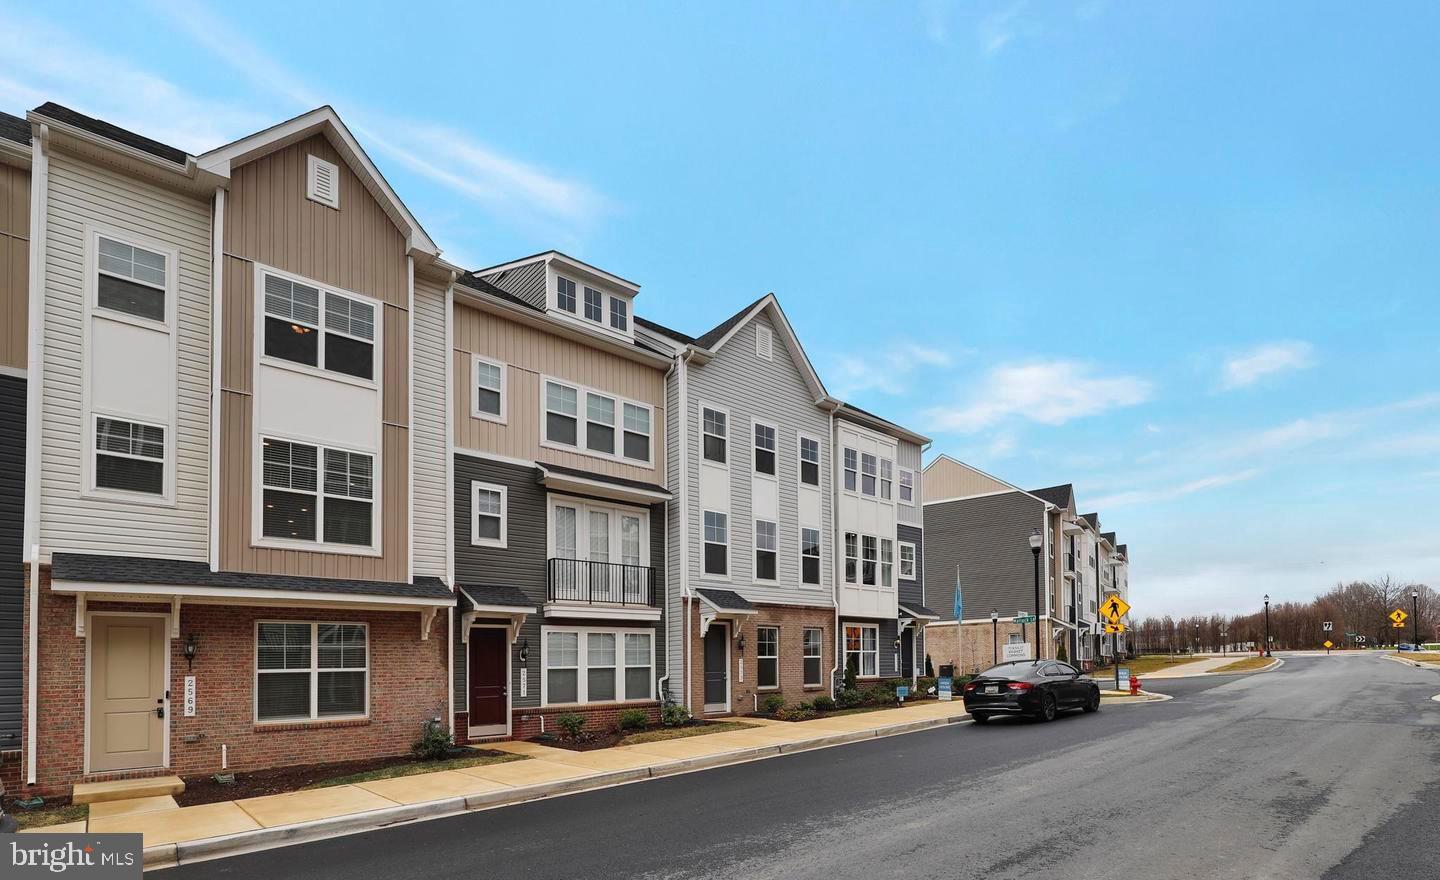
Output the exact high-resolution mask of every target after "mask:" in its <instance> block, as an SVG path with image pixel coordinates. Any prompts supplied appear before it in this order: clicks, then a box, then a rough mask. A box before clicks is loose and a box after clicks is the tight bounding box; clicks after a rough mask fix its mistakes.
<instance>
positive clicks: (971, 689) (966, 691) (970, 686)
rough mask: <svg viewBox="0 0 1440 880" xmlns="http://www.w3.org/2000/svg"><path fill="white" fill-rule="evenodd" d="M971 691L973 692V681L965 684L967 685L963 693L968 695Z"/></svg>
mask: <svg viewBox="0 0 1440 880" xmlns="http://www.w3.org/2000/svg"><path fill="white" fill-rule="evenodd" d="M973 690H975V682H973V681H972V682H967V683H966V684H965V693H967V694H968V693H970V692H971V691H973Z"/></svg>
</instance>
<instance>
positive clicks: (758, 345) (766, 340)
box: [755, 325, 774, 361]
mask: <svg viewBox="0 0 1440 880" xmlns="http://www.w3.org/2000/svg"><path fill="white" fill-rule="evenodd" d="M773 348H774V334H772V333H771V332H770V328H769V327H762V326H759V325H756V327H755V356H756V357H758V358H764V359H765V360H767V361H768V360H771V359H772V358H773V356H774V352H773V350H772V349H773Z"/></svg>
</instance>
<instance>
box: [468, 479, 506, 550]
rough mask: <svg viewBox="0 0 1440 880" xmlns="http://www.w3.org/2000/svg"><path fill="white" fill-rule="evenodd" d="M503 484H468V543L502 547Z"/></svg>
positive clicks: (503, 523) (504, 494)
mask: <svg viewBox="0 0 1440 880" xmlns="http://www.w3.org/2000/svg"><path fill="white" fill-rule="evenodd" d="M507 494H508V493H507V491H506V488H505V487H504V486H492V485H490V484H488V483H476V482H472V483H471V484H470V516H471V517H472V518H473V520H474V521H473V523H472V524H471V530H470V543H471V544H473V545H475V546H477V547H504V546H505V539H506V532H507V529H506V527H505V526H506V522H505V520H506V518H507V517H506V511H505V507H506V504H505V496H506V495H507Z"/></svg>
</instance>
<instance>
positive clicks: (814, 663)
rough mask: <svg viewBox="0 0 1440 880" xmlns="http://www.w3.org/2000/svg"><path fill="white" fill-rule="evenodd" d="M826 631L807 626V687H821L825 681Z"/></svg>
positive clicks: (805, 674) (805, 681)
mask: <svg viewBox="0 0 1440 880" xmlns="http://www.w3.org/2000/svg"><path fill="white" fill-rule="evenodd" d="M824 646H825V631H824V630H822V629H820V628H819V627H806V628H805V655H804V657H805V671H804V676H805V680H804V684H805V686H806V687H819V686H820V685H822V684H824V683H825V680H824V678H823V677H822V676H823V675H824V657H825V655H824V652H825V647H824Z"/></svg>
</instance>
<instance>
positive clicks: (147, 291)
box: [96, 235, 166, 324]
mask: <svg viewBox="0 0 1440 880" xmlns="http://www.w3.org/2000/svg"><path fill="white" fill-rule="evenodd" d="M97 268H98V269H99V277H98V279H97V287H96V304H97V305H99V306H100V308H102V309H108V310H110V311H112V312H123V313H124V314H127V315H133V316H135V317H137V318H145V319H146V320H149V321H158V322H160V323H162V324H163V323H164V322H165V283H166V282H165V278H166V273H165V255H164V254H157V253H155V252H154V251H147V250H145V249H144V248H140V247H135V246H133V245H128V244H124V243H123V242H118V241H112V240H110V239H108V238H106V237H105V236H103V235H102V236H100V254H99V260H98V264H97Z"/></svg>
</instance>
